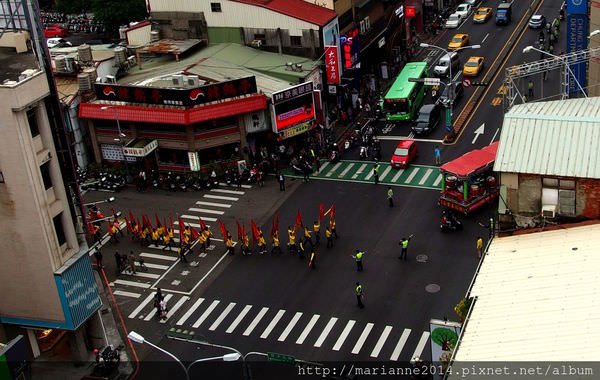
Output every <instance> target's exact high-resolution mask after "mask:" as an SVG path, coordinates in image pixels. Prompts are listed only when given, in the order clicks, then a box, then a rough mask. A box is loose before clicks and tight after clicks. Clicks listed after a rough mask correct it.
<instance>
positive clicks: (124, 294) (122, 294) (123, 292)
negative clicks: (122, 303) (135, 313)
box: [113, 290, 141, 298]
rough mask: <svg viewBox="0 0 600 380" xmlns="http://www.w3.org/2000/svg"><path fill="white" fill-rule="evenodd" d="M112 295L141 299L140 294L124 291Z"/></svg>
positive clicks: (116, 291) (117, 291)
mask: <svg viewBox="0 0 600 380" xmlns="http://www.w3.org/2000/svg"><path fill="white" fill-rule="evenodd" d="M113 294H114V295H117V296H124V297H131V298H140V297H141V294H140V293H132V292H126V291H124V290H115V291H113Z"/></svg>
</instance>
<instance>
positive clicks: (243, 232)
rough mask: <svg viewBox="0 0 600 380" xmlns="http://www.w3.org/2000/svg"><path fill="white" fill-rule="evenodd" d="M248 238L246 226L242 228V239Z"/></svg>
mask: <svg viewBox="0 0 600 380" xmlns="http://www.w3.org/2000/svg"><path fill="white" fill-rule="evenodd" d="M244 236H246V226H242V238H243V237H244Z"/></svg>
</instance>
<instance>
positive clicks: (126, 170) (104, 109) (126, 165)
mask: <svg viewBox="0 0 600 380" xmlns="http://www.w3.org/2000/svg"><path fill="white" fill-rule="evenodd" d="M100 109H101V110H102V111H107V110H110V109H114V110H115V118H116V119H117V130H118V131H119V138H118V139H113V140H114V141H118V142H119V144H120V145H121V153H123V159H124V160H125V172H126V173H127V177H129V163H128V162H127V157H126V156H125V153H124V152H123V140H122V138H123V137H126V136H127V135H125V134H124V133H123V132H121V123H120V122H119V109H118V108H117V107H113V106H102V107H100ZM127 182H129V178H127Z"/></svg>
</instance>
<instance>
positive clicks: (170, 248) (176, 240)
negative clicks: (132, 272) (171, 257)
mask: <svg viewBox="0 0 600 380" xmlns="http://www.w3.org/2000/svg"><path fill="white" fill-rule="evenodd" d="M173 242H174V243H178V242H179V239H177V238H173ZM148 248H154V249H160V250H164V248H165V246H164V245H160V244H159V245H155V244H150V245H149V246H148ZM167 251H173V252H177V248H176V247H169V248H167ZM136 265H137V263H136ZM148 268H150V267H148Z"/></svg>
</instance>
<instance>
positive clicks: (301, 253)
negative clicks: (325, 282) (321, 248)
mask: <svg viewBox="0 0 600 380" xmlns="http://www.w3.org/2000/svg"><path fill="white" fill-rule="evenodd" d="M298 248H299V249H298V258H299V259H300V260H302V259H303V258H304V243H303V242H302V240H300V241H299V242H298Z"/></svg>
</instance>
